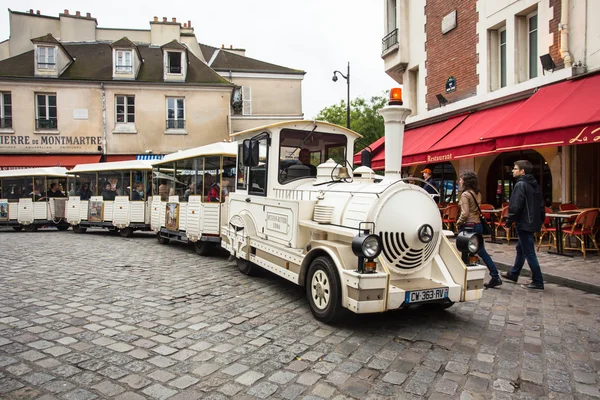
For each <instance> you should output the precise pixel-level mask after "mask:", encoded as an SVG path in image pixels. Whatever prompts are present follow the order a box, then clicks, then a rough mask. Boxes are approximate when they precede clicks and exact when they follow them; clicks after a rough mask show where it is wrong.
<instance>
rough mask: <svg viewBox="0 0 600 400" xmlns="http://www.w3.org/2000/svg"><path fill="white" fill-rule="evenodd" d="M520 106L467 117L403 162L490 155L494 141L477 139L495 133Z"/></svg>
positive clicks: (420, 162) (426, 161)
mask: <svg viewBox="0 0 600 400" xmlns="http://www.w3.org/2000/svg"><path fill="white" fill-rule="evenodd" d="M523 103H525V100H521V101H516V102H513V103H509V104H504V105H501V106H498V107H493V108H488V109H487V110H482V111H477V112H474V113H471V114H469V117H468V118H466V119H465V120H464V121H463V122H462V123H461V124H460V125H458V126H456V128H454V129H453V130H452V131H451V132H450V133H448V134H447V135H446V136H444V137H443V138H442V139H441V140H439V141H438V142H437V143H436V144H434V145H433V146H431V147H430V148H429V149H428V150H427V152H425V153H423V154H419V155H417V156H414V157H412V159H414V160H413V161H412V162H411V161H410V160H407V161H406V164H407V165H411V164H426V163H436V162H443V161H450V160H457V159H461V158H467V157H478V156H483V155H486V154H490V153H494V152H495V151H496V145H495V141H494V140H481V137H482V136H483V135H485V134H487V133H488V132H490V131H493V130H494V129H496V127H497V126H498V124H499V123H502V121H503V120H504V119H505V118H506V117H507V116H510V115H511V114H512V113H513V112H515V110H517V109H518V108H519V107H520V106H522V105H523ZM403 163H405V162H403Z"/></svg>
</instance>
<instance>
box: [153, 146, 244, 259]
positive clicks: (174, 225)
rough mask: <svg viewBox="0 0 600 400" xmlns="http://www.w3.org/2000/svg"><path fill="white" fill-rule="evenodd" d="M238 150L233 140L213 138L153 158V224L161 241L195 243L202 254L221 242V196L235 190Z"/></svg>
mask: <svg viewBox="0 0 600 400" xmlns="http://www.w3.org/2000/svg"><path fill="white" fill-rule="evenodd" d="M236 152H237V147H236V144H235V143H229V142H221V143H213V144H209V145H206V146H201V147H197V148H193V149H188V150H185V151H179V152H177V153H172V154H168V155H166V156H165V157H164V158H163V159H162V160H160V161H158V162H154V163H153V169H154V171H153V196H152V201H151V210H152V219H151V224H152V229H153V230H154V231H155V232H156V233H157V238H158V241H159V242H160V243H161V244H166V243H169V241H171V240H174V241H179V242H184V243H193V245H194V248H195V250H196V252H197V253H198V254H200V255H208V254H209V253H210V252H211V250H213V249H215V248H217V247H218V246H219V244H220V241H221V239H220V225H221V223H222V221H221V218H222V217H223V216H226V215H227V203H226V202H225V199H226V198H227V197H228V196H229V194H230V193H231V192H233V191H234V190H235V171H236Z"/></svg>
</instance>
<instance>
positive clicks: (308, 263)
mask: <svg viewBox="0 0 600 400" xmlns="http://www.w3.org/2000/svg"><path fill="white" fill-rule="evenodd" d="M396 96H397V92H396V91H392V101H391V102H390V105H389V106H387V107H384V108H383V109H382V110H381V111H380V112H381V114H382V115H383V117H384V120H385V136H386V147H385V149H386V158H385V176H379V175H376V174H375V173H374V172H373V171H372V170H371V169H370V168H368V167H359V168H357V169H356V170H354V171H353V172H352V171H351V169H350V165H351V164H350V161H349V160H351V158H350V157H352V149H354V141H355V140H356V139H357V138H358V137H360V136H359V135H358V134H357V133H355V132H353V131H350V130H348V129H345V128H342V127H340V126H336V125H332V124H329V123H326V122H319V121H314V122H312V121H291V122H284V123H279V124H274V125H269V126H264V127H259V128H256V129H251V130H247V131H244V132H239V133H237V134H234V135H233V137H234V139H235V140H237V141H238V144H239V146H238V160H239V162H240V164H239V165H238V170H237V181H236V190H235V192H233V193H231V194H230V195H229V198H228V201H229V210H228V220H227V221H226V223H224V224H223V225H222V227H221V238H222V246H223V247H224V248H225V249H227V250H228V251H229V253H230V254H231V256H233V257H235V259H236V260H237V265H238V268H239V269H240V271H241V272H243V273H245V274H248V275H250V274H252V273H253V272H255V270H256V268H257V267H262V268H264V269H267V270H269V271H271V272H273V273H275V274H277V275H279V276H281V277H283V278H285V279H287V280H290V281H292V282H294V283H296V284H298V285H301V286H303V287H305V289H306V295H307V298H308V300H309V303H310V308H311V311H312V313H313V315H314V316H315V317H316V318H317V319H319V320H322V321H324V322H332V321H334V320H335V319H337V318H338V317H339V316H340V315H341V311H342V309H343V308H345V309H348V310H351V311H353V312H355V313H374V312H383V311H387V310H393V309H398V308H401V307H404V306H407V305H411V304H414V303H419V304H424V303H431V304H434V305H436V306H439V307H441V308H447V307H450V306H452V305H453V304H454V303H455V302H460V301H468V300H476V299H479V298H481V296H482V294H483V288H484V286H483V282H484V276H485V271H486V268H485V267H483V266H479V265H469V266H467V265H465V263H464V262H463V260H468V257H467V256H466V255H467V254H469V253H471V254H475V253H477V251H478V250H479V247H480V244H481V241H482V237H481V235H479V234H464V235H462V236H460V237H459V238H457V246H460V248H461V251H463V252H464V253H463V255H462V256H461V254H459V253H458V252H457V250H456V248H455V247H454V246H453V245H452V244H451V243H450V242H449V240H448V239H447V237H446V235H451V234H452V233H451V232H445V231H443V230H442V220H441V216H440V212H439V210H438V207H437V205H436V203H435V202H434V200H433V199H432V197H431V196H430V195H428V194H427V192H425V190H423V189H422V188H421V187H418V186H416V185H411V184H408V183H406V182H404V180H403V179H402V178H401V165H402V160H401V154H402V143H403V136H404V121H405V119H406V117H407V116H408V115H409V114H410V110H408V109H406V108H403V107H402V106H401V105H394V104H395V103H397V102H398V100H397V98H396ZM400 104H401V103H400Z"/></svg>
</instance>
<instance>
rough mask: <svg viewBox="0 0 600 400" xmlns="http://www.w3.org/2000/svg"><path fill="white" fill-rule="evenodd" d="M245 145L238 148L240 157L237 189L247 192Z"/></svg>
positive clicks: (238, 159)
mask: <svg viewBox="0 0 600 400" xmlns="http://www.w3.org/2000/svg"><path fill="white" fill-rule="evenodd" d="M243 151H244V145H243V144H240V145H239V146H238V157H237V171H236V172H237V188H238V189H239V190H246V171H247V169H246V167H244V157H243Z"/></svg>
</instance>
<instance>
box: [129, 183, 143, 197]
mask: <svg viewBox="0 0 600 400" xmlns="http://www.w3.org/2000/svg"><path fill="white" fill-rule="evenodd" d="M134 189H135V190H134V191H133V193H132V194H131V200H133V201H144V184H143V183H142V182H136V183H135V185H134Z"/></svg>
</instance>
